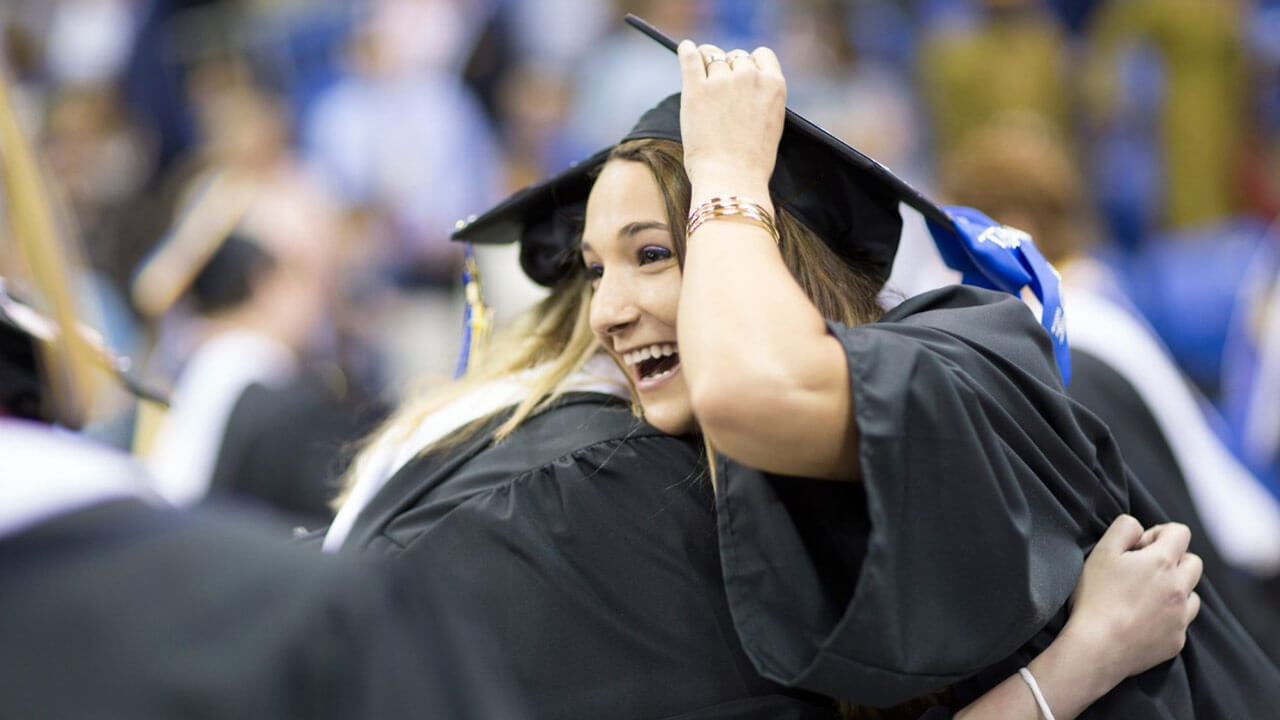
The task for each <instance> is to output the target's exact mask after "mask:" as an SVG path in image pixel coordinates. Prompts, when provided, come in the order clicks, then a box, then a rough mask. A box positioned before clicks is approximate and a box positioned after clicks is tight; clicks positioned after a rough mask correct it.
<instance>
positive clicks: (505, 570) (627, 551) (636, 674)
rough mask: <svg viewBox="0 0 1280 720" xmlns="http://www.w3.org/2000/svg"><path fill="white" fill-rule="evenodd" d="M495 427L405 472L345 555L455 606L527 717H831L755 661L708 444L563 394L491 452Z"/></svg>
mask: <svg viewBox="0 0 1280 720" xmlns="http://www.w3.org/2000/svg"><path fill="white" fill-rule="evenodd" d="M500 420H501V418H500V419H499V421H500ZM496 422H497V421H495V423H496ZM493 427H495V425H493V424H491V425H490V426H489V427H488V428H486V429H485V430H484V431H482V432H481V433H480V435H479V436H478V439H477V440H474V441H472V442H470V443H462V444H456V445H454V446H453V448H452V449H446V450H443V451H439V452H437V453H435V454H432V455H427V456H425V457H422V458H420V459H418V460H417V461H414V462H412V463H410V464H409V465H408V466H406V467H405V468H404V469H403V470H401V471H400V472H398V473H397V474H396V475H395V476H394V477H392V478H391V479H390V480H389V481H388V484H387V485H386V486H385V487H384V488H383V489H382V490H381V491H380V492H379V493H378V495H377V496H376V497H375V498H374V500H373V502H372V503H371V504H370V505H369V506H368V507H367V508H366V509H365V510H364V512H362V513H361V515H360V517H359V519H358V521H357V523H356V526H355V528H354V529H353V530H352V533H351V535H350V536H349V538H348V541H347V543H346V544H345V545H344V546H343V552H344V553H345V552H359V553H362V554H364V555H366V556H368V555H374V556H377V557H380V558H383V559H384V560H385V561H387V562H389V563H391V564H392V565H393V566H395V567H398V568H400V569H402V571H403V572H404V574H410V575H412V574H416V575H418V576H420V577H421V578H423V582H441V583H444V584H445V586H447V587H450V588H452V589H453V590H455V591H456V592H457V593H458V594H459V596H460V604H461V605H462V607H463V608H464V609H463V610H462V612H461V614H460V615H458V616H456V617H454V618H453V619H452V620H451V621H452V622H454V623H456V624H458V625H459V626H462V627H469V628H473V629H474V632H476V633H483V634H487V635H492V636H495V637H496V639H497V641H498V644H499V645H500V646H501V648H502V654H501V655H500V656H497V657H494V658H492V661H491V668H490V672H491V673H492V674H494V675H496V676H501V677H510V678H512V679H513V680H514V681H515V683H516V687H517V688H518V689H519V690H521V691H522V693H524V694H525V695H527V697H528V700H527V705H526V711H527V715H528V716H529V717H535V718H594V717H609V718H620V719H625V718H660V717H673V718H675V717H678V718H690V719H692V718H708V719H710V718H721V717H726V718H727V717H733V718H830V717H834V715H833V707H832V704H831V703H830V702H829V701H826V700H821V699H817V698H812V697H810V696H807V695H806V694H805V693H799V692H796V691H788V690H784V689H782V688H780V687H778V686H777V685H775V684H773V683H770V682H767V681H765V680H763V679H762V678H760V677H759V676H758V675H757V674H756V673H755V671H754V670H753V668H752V666H751V663H750V662H749V661H748V660H747V658H746V657H745V655H743V653H742V649H741V647H740V646H739V644H738V641H737V638H736V636H735V634H734V630H733V624H732V622H731V620H730V617H729V610H728V606H727V604H726V601H725V596H724V590H723V585H722V581H721V576H720V564H719V557H718V554H717V548H716V535H715V520H714V501H713V497H712V492H711V488H710V481H709V479H708V477H707V475H706V473H705V466H704V465H703V464H702V463H701V462H700V456H701V454H700V450H699V447H698V446H697V445H696V444H694V443H692V442H690V441H689V440H687V439H681V438H674V437H669V436H664V435H662V434H661V433H660V432H659V431H657V430H656V429H655V428H653V427H651V426H649V425H647V424H644V423H643V422H641V421H639V420H637V419H636V418H635V417H634V416H633V415H632V414H631V412H630V409H629V407H628V405H627V404H626V403H624V402H622V401H619V400H618V399H616V398H613V397H612V396H607V395H595V394H575V395H571V396H568V397H566V398H565V399H564V401H563V402H562V403H561V404H560V405H558V406H556V407H555V408H553V409H551V410H548V411H546V412H544V413H542V414H540V415H538V416H537V417H534V418H531V419H530V420H528V421H526V422H525V423H524V424H523V425H521V427H520V428H519V429H518V430H516V432H515V433H514V434H512V435H511V436H510V437H508V438H507V439H505V440H504V441H503V442H501V443H499V444H497V445H494V444H492V442H491V430H492V428H493Z"/></svg>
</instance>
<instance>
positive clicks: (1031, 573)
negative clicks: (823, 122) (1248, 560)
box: [718, 287, 1280, 720]
mask: <svg viewBox="0 0 1280 720" xmlns="http://www.w3.org/2000/svg"><path fill="white" fill-rule="evenodd" d="M831 332H832V334H833V335H834V336H835V337H837V338H838V339H839V340H840V342H841V344H842V345H843V346H844V348H845V351H846V353H847V355H848V361H849V370H850V375H851V385H852V387H851V392H852V394H853V401H854V407H855V412H856V421H857V423H858V428H859V431H860V432H861V451H860V463H861V476H862V479H861V482H858V483H839V482H820V481H813V480H804V479H798V478H779V477H776V476H771V475H768V474H764V473H761V472H758V471H754V470H751V469H748V468H743V467H741V466H739V465H736V464H734V463H731V462H727V461H722V463H721V466H720V472H721V476H722V477H723V492H721V493H720V494H719V496H718V509H719V513H718V515H719V528H720V543H721V554H722V558H723V563H724V573H725V587H726V590H727V593H728V597H729V602H730V605H731V607H732V612H733V617H734V621H735V624H736V627H737V629H738V633H739V636H740V637H741V639H742V642H743V645H744V647H745V649H746V651H747V653H748V655H749V656H750V657H751V659H752V660H753V662H754V663H755V664H756V666H757V668H758V669H759V670H760V671H761V673H762V674H763V675H764V676H765V677H768V678H771V679H774V680H777V681H779V682H782V683H785V684H789V685H793V686H796V687H803V688H807V689H810V690H814V691H817V692H821V693H826V694H829V695H832V696H835V697H841V698H845V699H848V700H850V701H852V702H855V703H857V704H865V705H876V706H892V705H895V704H897V703H900V702H903V701H904V700H907V699H908V698H912V697H915V696H918V695H921V694H924V693H928V692H932V691H934V690H937V689H938V688H942V687H944V686H950V687H951V690H952V692H953V695H952V697H951V702H950V703H949V704H950V705H951V706H952V707H957V706H959V705H961V704H963V703H965V702H968V701H969V700H972V699H973V698H974V697H976V696H977V695H978V694H979V693H981V692H982V691H985V690H986V689H989V688H990V687H992V686H994V685H995V684H996V683H998V682H1000V681H1001V680H1003V679H1004V678H1006V677H1008V676H1009V675H1010V674H1012V673H1015V672H1016V671H1017V668H1018V667H1019V666H1021V665H1024V664H1026V663H1027V662H1029V661H1030V660H1031V659H1032V657H1034V655H1035V654H1036V653H1038V652H1040V651H1041V650H1043V649H1044V648H1045V647H1047V645H1048V644H1049V642H1050V641H1051V640H1052V638H1053V637H1054V635H1055V633H1056V632H1057V631H1059V630H1060V629H1061V627H1062V624H1063V622H1064V621H1065V617H1066V611H1065V609H1064V604H1065V602H1066V600H1067V598H1068V596H1069V595H1070V593H1071V591H1072V589H1073V588H1074V586H1075V583H1076V579H1077V577H1078V575H1079V572H1080V569H1081V567H1082V565H1083V559H1084V556H1085V554H1086V551H1087V550H1088V549H1089V548H1090V547H1091V546H1092V544H1093V543H1094V542H1095V541H1096V540H1097V538H1098V537H1100V536H1101V534H1102V532H1103V531H1104V530H1105V529H1106V527H1107V525H1108V524H1109V523H1110V521H1111V520H1112V519H1113V518H1114V517H1115V516H1116V515H1117V514H1119V513H1120V512H1123V511H1128V512H1131V513H1132V514H1133V515H1135V516H1136V517H1137V518H1138V519H1139V520H1141V521H1142V522H1143V523H1144V524H1146V525H1150V524H1153V523H1156V522H1160V521H1163V520H1165V519H1166V516H1165V514H1164V513H1163V511H1161V510H1160V509H1159V507H1158V506H1157V505H1156V503H1155V501H1154V500H1152V499H1151V497H1150V494H1149V493H1148V492H1146V490H1145V489H1144V488H1142V487H1141V486H1140V485H1139V484H1137V482H1136V481H1135V480H1134V479H1133V478H1132V476H1131V475H1130V474H1129V472H1128V470H1127V469H1126V468H1125V466H1124V464H1123V462H1122V460H1121V458H1120V455H1119V452H1118V450H1117V448H1116V445H1115V442H1114V440H1113V439H1112V437H1111V435H1110V434H1109V432H1108V431H1107V429H1106V427H1105V426H1104V425H1103V424H1102V423H1101V422H1100V421H1098V420H1097V418H1095V417H1094V416H1092V415H1091V414H1089V413H1088V412H1087V411H1085V410H1083V409H1082V408H1080V407H1079V406H1078V405H1076V404H1075V403H1074V402H1072V401H1071V400H1070V399H1069V398H1067V397H1066V395H1065V394H1064V393H1063V389H1062V384H1061V381H1060V380H1059V378H1058V374H1057V369H1056V368H1055V366H1054V364H1053V355H1052V351H1051V347H1050V344H1049V340H1048V336H1047V335H1046V334H1044V332H1043V331H1042V330H1041V329H1040V328H1039V326H1038V325H1037V324H1036V322H1035V318H1034V317H1033V316H1032V314H1031V313H1029V312H1027V309H1026V308H1025V306H1023V305H1022V304H1021V303H1020V302H1019V301H1017V300H1015V299H1013V298H1010V297H1008V296H1005V295H1001V294H998V293H991V292H987V291H983V290H978V289H975V288H961V287H955V288H946V289H942V290H938V291H934V292H930V293H925V294H923V295H921V296H918V297H915V298H912V299H911V300H908V301H907V302H905V303H903V304H902V305H900V306H899V307H898V308H896V309H894V310H893V311H891V312H890V313H888V314H887V315H886V316H885V317H884V319H883V321H882V322H880V323H874V324H869V325H863V326H859V327H854V328H846V327H844V326H841V325H839V324H832V325H831ZM907 438H910V439H911V440H912V442H905V440H906V439H907ZM1198 590H1199V592H1200V594H1201V597H1202V599H1203V605H1202V609H1201V612H1200V616H1199V617H1198V619H1197V620H1196V621H1195V623H1193V624H1192V626H1191V628H1190V630H1189V633H1188V640H1187V645H1186V649H1185V650H1184V651H1183V653H1182V654H1181V655H1180V656H1179V657H1177V658H1175V659H1174V660H1172V661H1170V662H1167V663H1163V664H1161V665H1159V666H1157V667H1156V668H1153V669H1152V670H1150V671H1148V672H1146V673H1144V674H1142V675H1140V676H1138V677H1136V678H1130V679H1128V680H1126V681H1124V682H1123V683H1121V685H1120V686H1118V687H1117V688H1116V689H1115V690H1114V691H1112V692H1111V693H1110V694H1109V695H1108V696H1106V697H1105V698H1103V699H1102V700H1101V701H1099V702H1098V703H1095V704H1094V705H1093V706H1092V707H1091V708H1090V709H1089V710H1088V711H1086V712H1085V714H1084V717H1099V718H1103V717H1108V718H1120V717H1123V718H1192V717H1196V718H1200V719H1201V720H1205V719H1206V718H1207V719H1210V720H1213V719H1221V720H1228V719H1230V720H1239V719H1240V718H1269V717H1275V714H1276V712H1277V709H1278V708H1280V672H1277V670H1276V668H1275V667H1274V666H1273V665H1272V664H1271V663H1270V662H1269V661H1268V660H1267V658H1266V657H1265V655H1263V653H1262V652H1261V651H1260V650H1259V649H1258V647H1257V646H1256V645H1255V644H1254V643H1253V642H1252V640H1250V639H1249V637H1248V636H1247V635H1246V634H1245V632H1244V631H1243V630H1242V629H1241V627H1240V625H1239V624H1238V623H1237V622H1236V621H1235V619H1234V618H1233V617H1232V616H1231V615H1230V613H1229V612H1228V611H1227V610H1226V609H1225V607H1224V606H1223V604H1222V601H1221V599H1220V598H1219V597H1218V595H1217V593H1216V592H1214V590H1213V588H1212V587H1211V582H1209V581H1202V583H1201V585H1200V587H1199V588H1198ZM944 716H945V713H944ZM930 717H932V716H930Z"/></svg>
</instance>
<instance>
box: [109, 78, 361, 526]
mask: <svg viewBox="0 0 1280 720" xmlns="http://www.w3.org/2000/svg"><path fill="white" fill-rule="evenodd" d="M239 67H240V66H239V65H237V64H236V63H234V62H233V63H231V64H221V63H215V64H214V65H213V66H212V67H210V68H208V69H207V73H208V74H201V75H199V76H198V77H199V78H200V83H201V84H200V85H199V88H198V92H197V94H196V97H197V100H198V102H197V104H196V107H197V108H198V109H199V110H200V111H201V113H200V117H201V118H202V126H203V127H205V128H207V131H208V133H209V135H208V138H207V140H206V143H205V144H204V145H203V146H202V148H203V150H202V152H201V154H200V155H199V156H197V157H196V158H193V162H194V163H195V165H194V167H193V170H192V172H191V173H190V176H189V177H190V179H189V180H188V182H187V183H186V187H187V190H186V192H185V193H184V194H185V195H186V196H187V198H188V199H187V200H186V202H185V203H183V210H182V213H181V214H180V216H179V218H178V219H177V220H176V221H175V225H174V228H173V230H172V232H171V233H170V237H169V239H168V240H167V241H166V242H165V243H164V244H163V245H161V246H160V247H159V248H158V249H157V250H156V252H155V253H154V254H153V255H152V256H151V257H150V258H149V259H148V260H147V262H146V263H145V264H144V265H143V267H142V268H141V269H140V270H139V273H138V276H137V278H136V280H135V283H134V295H133V296H134V299H135V303H136V305H137V307H138V308H139V309H140V310H142V312H143V313H144V314H145V315H147V316H148V317H152V318H157V319H162V320H163V322H162V324H161V334H160V337H159V344H158V353H159V365H160V366H161V367H162V368H163V367H168V368H170V370H169V371H168V372H169V373H171V374H173V375H174V376H175V377H177V383H176V386H175V389H174V397H173V405H172V407H171V408H170V409H169V411H168V412H167V413H166V414H165V415H164V418H163V420H161V421H159V422H158V423H156V424H153V421H154V419H152V420H148V418H147V416H146V415H145V414H140V415H139V420H140V421H141V423H140V425H139V436H138V438H137V442H136V443H135V446H136V447H137V448H138V449H139V451H140V452H141V453H142V454H143V455H144V456H145V457H146V458H147V464H148V467H149V469H150V470H151V471H152V472H153V473H154V474H155V475H156V476H157V478H158V480H159V482H160V489H161V492H162V494H163V495H164V496H165V497H166V498H167V499H168V500H170V501H171V502H174V503H176V504H179V505H189V504H191V503H194V502H197V501H199V500H201V499H202V498H203V497H205V495H206V494H210V493H212V494H230V495H239V496H242V497H252V498H256V499H259V500H262V501H265V502H266V503H268V504H269V505H271V506H273V507H275V508H276V509H278V510H280V511H282V512H284V513H286V514H288V515H290V516H291V518H292V519H294V520H296V521H298V522H301V523H304V524H309V525H314V524H321V523H323V522H325V521H326V520H327V518H328V516H329V513H328V509H327V498H328V497H329V496H330V495H331V494H332V491H333V489H332V486H331V481H332V479H333V478H335V477H336V476H337V475H338V474H340V473H341V472H342V470H343V466H342V464H341V461H340V459H339V458H340V451H341V450H342V449H343V446H344V445H345V443H346V442H348V441H350V440H353V439H354V438H356V437H358V436H359V435H360V434H362V432H363V431H364V429H366V427H367V425H366V423H367V421H368V420H369V419H370V418H369V417H368V416H367V415H368V413H370V412H373V410H372V409H371V407H369V406H367V405H366V403H365V400H364V398H363V395H362V393H361V392H360V391H361V390H362V388H360V387H359V386H358V385H356V384H355V383H350V382H348V381H347V377H346V375H345V374H344V372H343V370H342V368H341V365H340V363H339V362H337V361H339V360H341V359H342V357H341V351H342V349H343V348H342V347H341V345H342V344H343V343H344V342H345V341H346V338H344V337H343V336H342V328H343V320H342V318H343V316H344V312H343V311H341V308H340V306H336V305H335V301H336V300H338V299H339V295H338V293H339V292H340V289H341V282H340V280H341V279H342V277H343V273H345V272H346V270H347V268H346V267H345V266H344V265H342V264H340V261H344V262H345V261H347V260H348V259H349V257H348V255H347V254H344V252H345V249H344V247H343V246H342V244H341V236H340V235H339V231H340V213H339V211H338V209H337V208H336V207H335V206H334V204H333V202H332V201H331V200H330V199H329V197H328V195H327V194H326V193H324V192H323V191H322V189H321V188H320V186H319V185H318V184H317V183H316V182H315V181H314V180H313V179H312V178H311V176H310V175H309V173H308V172H307V171H306V170H305V169H304V168H303V167H302V165H301V164H300V163H299V162H298V160H297V159H296V157H295V156H294V155H293V153H292V151H291V150H290V147H289V143H288V128H287V125H286V123H285V117H284V114H283V111H282V108H281V107H280V105H279V101H278V100H277V99H276V98H274V97H273V96H271V95H268V94H265V93H264V92H262V91H261V90H260V89H258V88H256V87H254V86H253V85H252V84H251V83H248V82H247V81H246V79H245V77H244V75H243V73H242V72H241V71H240V70H238V69H237V68H239ZM188 285H189V287H190V290H189V292H188V290H187V289H188ZM180 296H185V297H186V298H187V299H188V303H187V304H185V305H181V306H178V307H177V308H176V312H170V310H171V309H173V307H174V302H175V301H176V300H177V299H178V298H179V297H180Z"/></svg>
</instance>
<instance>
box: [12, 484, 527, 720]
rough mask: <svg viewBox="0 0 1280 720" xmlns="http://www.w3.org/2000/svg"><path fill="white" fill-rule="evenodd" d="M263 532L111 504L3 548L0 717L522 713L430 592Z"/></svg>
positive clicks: (216, 519)
mask: <svg viewBox="0 0 1280 720" xmlns="http://www.w3.org/2000/svg"><path fill="white" fill-rule="evenodd" d="M8 479H9V478H6V480H8ZM23 481H29V482H38V481H39V478H38V477H25V478H23ZM277 530H278V528H274V526H270V525H265V524H263V523H262V522H261V518H252V519H251V518H248V517H246V516H244V515H243V514H241V515H237V516H235V517H232V516H230V515H225V514H222V513H219V512H216V511H214V510H212V509H204V510H201V511H198V512H190V513H182V512H176V511H167V510H158V509H154V508H152V507H149V506H147V505H144V504H143V503H141V502H139V501H135V500H121V501H114V502H108V503H102V504H98V505H95V506H92V507H89V508H87V509H83V510H79V511H76V512H71V513H69V514H65V515H62V516H59V517H57V518H54V519H52V520H47V521H45V522H43V523H41V524H39V525H36V526H34V527H32V528H29V529H27V530H25V531H23V532H21V533H20V534H18V535H15V536H11V537H5V538H0V717H5V718H63V719H74V718H179V717H181V718H236V719H237V720H243V719H253V718H262V719H264V720H267V719H271V720H278V719H279V718H394V717H449V718H454V717H461V718H496V717H519V716H520V715H519V711H520V710H519V709H520V708H521V707H522V703H520V701H519V699H518V698H517V697H514V696H513V695H512V694H511V692H510V690H509V688H507V687H504V686H502V685H501V684H500V682H499V680H497V679H495V678H493V677H491V676H488V675H485V674H483V673H480V672H477V671H476V670H475V668H474V667H473V666H471V665H470V664H469V660H468V658H469V657H470V654H469V653H470V652H471V649H472V645H471V643H474V642H475V641H476V640H477V638H474V637H467V638H465V639H466V641H467V643H468V644H467V645H463V644H461V643H460V642H459V640H460V638H458V637H457V636H456V634H455V631H454V629H453V628H451V627H450V626H449V624H448V618H449V617H450V616H451V614H452V612H453V610H452V608H451V606H450V605H449V599H448V597H449V596H448V595H447V593H441V592H438V590H439V589H440V587H441V586H439V585H436V586H432V587H427V586H426V583H423V582H421V581H419V582H418V584H417V585H415V586H414V591H413V593H412V594H411V595H410V594H407V593H405V592H404V591H403V590H402V589H401V587H400V586H401V585H403V584H404V583H402V582H401V581H400V580H399V579H397V578H395V577H394V576H393V575H390V574H384V573H377V574H375V573H372V572H368V571H367V570H366V569H365V568H361V567H358V566H355V565H354V564H350V563H347V562H344V561H341V560H337V559H335V558H330V557H323V556H319V555H316V554H314V553H309V552H306V551H304V550H301V549H299V548H290V547H286V546H285V545H284V544H283V543H281V542H280V540H279V537H278V535H277V534H276V531H277ZM480 640H481V641H483V638H480ZM482 647H483V646H481V648H482Z"/></svg>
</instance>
